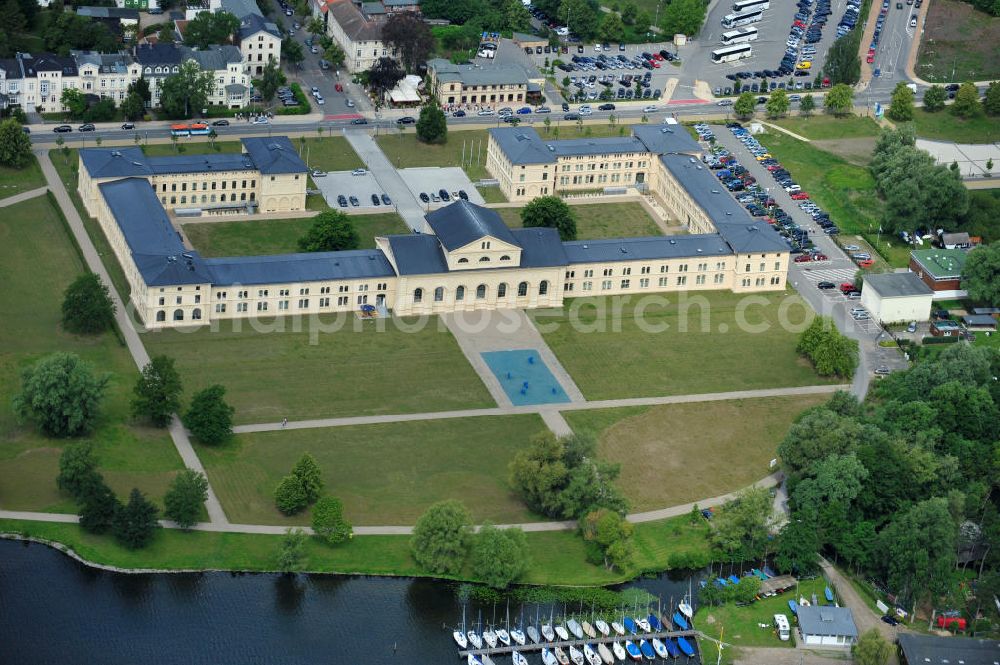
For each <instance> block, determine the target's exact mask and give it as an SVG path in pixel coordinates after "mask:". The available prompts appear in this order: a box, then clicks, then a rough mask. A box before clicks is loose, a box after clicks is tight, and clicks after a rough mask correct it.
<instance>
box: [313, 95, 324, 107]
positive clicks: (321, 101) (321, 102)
mask: <svg viewBox="0 0 1000 665" xmlns="http://www.w3.org/2000/svg"><path fill="white" fill-rule="evenodd" d="M313 96H314V97H315V98H316V103H317V104H319V105H320V106H323V105H324V104H326V100H325V99H323V95H321V94H319V93H316V94H315V95H313Z"/></svg>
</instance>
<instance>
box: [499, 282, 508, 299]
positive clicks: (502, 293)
mask: <svg viewBox="0 0 1000 665" xmlns="http://www.w3.org/2000/svg"><path fill="white" fill-rule="evenodd" d="M506 297H507V282H500V286H498V287H497V298H506Z"/></svg>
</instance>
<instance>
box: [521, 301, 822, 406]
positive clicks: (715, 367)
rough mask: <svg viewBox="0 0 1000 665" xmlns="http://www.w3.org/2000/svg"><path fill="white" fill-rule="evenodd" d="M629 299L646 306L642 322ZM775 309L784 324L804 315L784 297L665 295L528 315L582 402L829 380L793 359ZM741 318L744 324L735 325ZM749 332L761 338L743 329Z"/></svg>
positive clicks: (792, 338) (790, 335)
mask: <svg viewBox="0 0 1000 665" xmlns="http://www.w3.org/2000/svg"><path fill="white" fill-rule="evenodd" d="M636 302H638V303H642V304H648V306H647V307H646V308H645V311H644V313H643V317H642V318H641V319H640V318H637V317H636V316H635V314H634V308H635V304H636ZM764 302H766V304H761V303H764ZM783 302H785V303H786V306H787V307H788V318H789V320H790V321H792V322H794V323H796V324H798V323H799V322H801V321H802V320H803V319H804V318H807V319H808V318H811V317H812V310H811V309H809V308H808V306H806V305H805V304H804V303H802V301H801V300H800V299H799V297H798V296H797V295H793V294H791V293H774V294H763V293H755V294H753V297H752V299H751V298H749V297H748V296H740V295H736V294H733V293H730V292H728V291H705V292H699V293H686V292H682V293H667V294H662V295H661V296H658V297H657V298H655V299H650V300H648V301H647V299H640V300H637V301H633V300H632V299H631V298H628V297H624V298H623V297H608V298H600V297H598V298H578V299H575V300H568V301H567V302H566V305H565V307H564V308H563V309H562V310H533V311H531V312H529V314H530V315H531V316H532V318H533V319H534V320H535V322H536V325H537V326H538V327H539V329H540V330H541V331H542V333H543V335H544V337H545V340H546V342H547V343H548V344H549V346H550V347H551V348H552V350H553V351H554V352H555V354H556V355H557V356H558V357H559V361H560V362H561V363H562V365H563V366H564V367H565V368H566V370H567V371H568V372H569V373H570V375H571V376H572V377H573V379H574V381H576V384H577V386H579V387H580V389H581V390H582V391H583V394H584V395H585V396H586V397H587V399H591V400H594V399H613V398H622V397H650V396H655V395H678V394H689V393H691V394H693V393H712V392H725V391H732V390H753V389H759V388H775V387H779V386H801V385H815V384H822V383H830V381H828V380H825V379H821V378H820V377H818V376H817V375H816V373H815V372H814V371H813V369H812V367H811V366H810V365H809V364H808V363H807V362H806V361H804V360H802V359H801V358H799V357H798V355H797V354H796V353H795V344H796V341H797V339H798V333H797V332H794V331H789V330H785V329H783V328H782V326H781V325H780V324H779V323H778V311H779V306H780V305H781V304H782V303H783ZM751 303H752V304H751ZM740 316H742V317H744V320H745V322H746V323H747V324H749V325H748V326H744V325H740V324H738V323H737V317H740ZM643 323H644V324H645V325H643ZM664 324H666V326H667V327H666V330H663V331H659V330H658V329H657V327H659V326H663V325H664ZM754 325H761V326H762V327H763V326H765V325H766V331H765V332H760V333H755V332H749V331H748V330H750V329H752V328H750V326H754ZM643 328H646V330H644V329H643ZM741 328H747V329H748V330H742V329H741ZM723 331H724V332H723Z"/></svg>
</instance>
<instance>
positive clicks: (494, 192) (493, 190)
mask: <svg viewBox="0 0 1000 665" xmlns="http://www.w3.org/2000/svg"><path fill="white" fill-rule="evenodd" d="M476 189H477V191H478V192H479V195H480V196H481V197H483V201H485V202H486V203H507V197H506V196H504V195H503V192H501V191H500V188H499V187H477V188H476Z"/></svg>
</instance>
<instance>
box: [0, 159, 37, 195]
mask: <svg viewBox="0 0 1000 665" xmlns="http://www.w3.org/2000/svg"><path fill="white" fill-rule="evenodd" d="M44 186H45V176H43V175H42V167H40V166H39V165H38V160H37V159H35V156H34V155H31V156H30V159H29V161H28V164H27V165H26V166H25V167H24V168H20V169H15V168H11V167H9V166H0V199H5V198H7V197H8V196H13V195H14V194H20V193H21V192H27V191H30V190H32V189H37V188H39V187H44Z"/></svg>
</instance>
